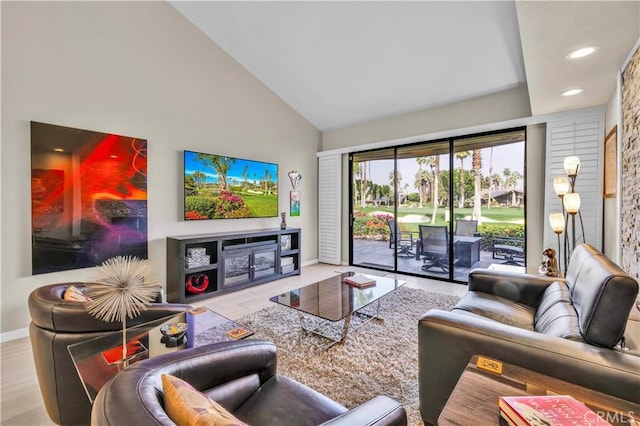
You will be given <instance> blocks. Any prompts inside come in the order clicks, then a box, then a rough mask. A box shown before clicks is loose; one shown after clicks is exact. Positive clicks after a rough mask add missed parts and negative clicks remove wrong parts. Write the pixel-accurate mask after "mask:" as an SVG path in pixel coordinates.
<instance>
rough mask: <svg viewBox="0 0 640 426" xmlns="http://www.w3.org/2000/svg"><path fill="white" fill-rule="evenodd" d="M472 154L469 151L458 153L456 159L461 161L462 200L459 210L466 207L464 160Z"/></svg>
mask: <svg viewBox="0 0 640 426" xmlns="http://www.w3.org/2000/svg"><path fill="white" fill-rule="evenodd" d="M470 154H471V153H470V152H469V151H460V152H456V153H455V156H456V158H458V159H460V199H459V200H458V208H459V209H461V208H462V207H464V159H465V158H467V157H468V156H469V155H470Z"/></svg>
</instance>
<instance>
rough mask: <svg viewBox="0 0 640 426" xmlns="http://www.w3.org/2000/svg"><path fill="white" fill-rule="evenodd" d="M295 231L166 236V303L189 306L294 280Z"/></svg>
mask: <svg viewBox="0 0 640 426" xmlns="http://www.w3.org/2000/svg"><path fill="white" fill-rule="evenodd" d="M300 235H301V233H300V229H299V228H287V229H261V230H252V231H240V232H230V233H215V234H199V235H181V236H173V237H167V301H168V302H172V303H191V302H194V301H196V300H201V299H206V298H209V297H214V296H218V295H220V294H224V293H228V292H230V291H235V290H240V289H243V288H247V287H251V286H254V285H258V284H263V283H266V282H269V281H273V280H277V279H280V278H284V277H288V276H290V275H299V274H300V266H301V260H302V258H301V257H300V255H301V249H300V248H301V239H300Z"/></svg>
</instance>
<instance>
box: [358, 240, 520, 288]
mask: <svg viewBox="0 0 640 426" xmlns="http://www.w3.org/2000/svg"><path fill="white" fill-rule="evenodd" d="M411 251H412V252H413V253H415V247H414V248H412V250H411ZM394 253H395V249H394V248H389V241H384V240H378V241H376V240H367V239H354V240H353V264H354V265H359V266H365V267H370V268H379V269H386V270H393V267H394V264H393V262H394ZM479 257H480V259H479V260H478V261H477V262H475V263H473V264H472V265H471V266H470V267H463V266H459V265H458V264H456V265H454V269H453V278H454V280H456V281H461V282H467V281H468V277H469V272H470V271H471V270H472V269H474V268H489V267H490V266H491V265H492V264H498V265H499V264H510V262H509V261H508V260H505V259H493V253H492V252H491V251H485V250H480V256H479ZM397 258H398V272H406V273H410V274H416V275H421V276H429V277H437V278H445V279H446V278H448V276H449V274H448V273H447V272H443V271H442V270H441V269H439V268H435V267H434V268H431V269H429V270H427V271H423V270H422V265H423V262H422V260H416V257H415V255H412V256H398V257H397ZM523 269H524V268H523Z"/></svg>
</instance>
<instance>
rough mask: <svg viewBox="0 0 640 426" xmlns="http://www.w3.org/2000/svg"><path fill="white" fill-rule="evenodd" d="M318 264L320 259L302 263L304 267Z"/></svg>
mask: <svg viewBox="0 0 640 426" xmlns="http://www.w3.org/2000/svg"><path fill="white" fill-rule="evenodd" d="M316 263H319V262H318V259H312V260H307V261H306V262H302V266H311V265H315V264H316Z"/></svg>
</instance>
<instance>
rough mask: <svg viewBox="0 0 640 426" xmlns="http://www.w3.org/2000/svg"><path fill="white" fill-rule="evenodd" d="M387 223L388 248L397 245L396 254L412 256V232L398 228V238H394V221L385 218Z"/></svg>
mask: <svg viewBox="0 0 640 426" xmlns="http://www.w3.org/2000/svg"><path fill="white" fill-rule="evenodd" d="M387 225H389V248H393V247H397V248H398V250H397V254H398V256H405V257H411V256H413V255H414V253H413V252H412V251H411V249H412V248H413V246H414V244H415V242H414V241H413V233H411V232H409V231H402V230H400V229H398V230H397V231H398V238H397V239H396V221H395V220H394V219H387Z"/></svg>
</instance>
